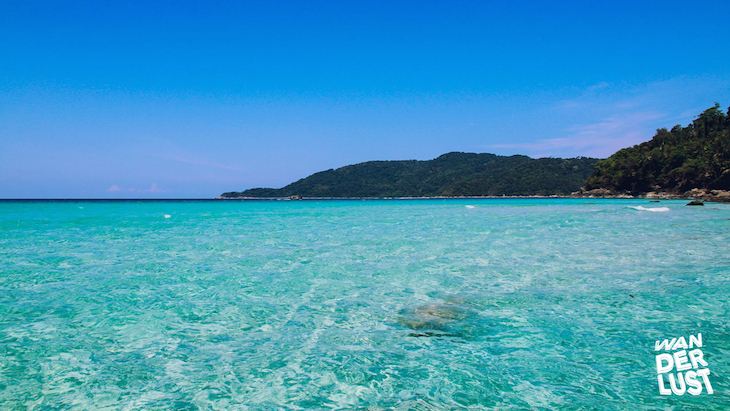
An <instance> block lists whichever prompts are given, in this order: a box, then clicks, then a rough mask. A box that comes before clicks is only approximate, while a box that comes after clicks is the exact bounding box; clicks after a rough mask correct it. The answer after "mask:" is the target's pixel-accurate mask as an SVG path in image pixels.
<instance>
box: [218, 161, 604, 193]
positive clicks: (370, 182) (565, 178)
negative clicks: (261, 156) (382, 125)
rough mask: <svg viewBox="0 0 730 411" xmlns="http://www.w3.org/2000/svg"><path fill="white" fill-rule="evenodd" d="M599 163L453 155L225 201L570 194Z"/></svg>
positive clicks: (354, 169) (367, 168)
mask: <svg viewBox="0 0 730 411" xmlns="http://www.w3.org/2000/svg"><path fill="white" fill-rule="evenodd" d="M596 161H598V160H597V159H593V158H571V159H561V158H540V159H532V158H530V157H527V156H518V155H515V156H509V157H506V156H498V155H495V154H474V153H448V154H444V155H442V156H440V157H438V158H436V159H434V160H429V161H415V160H409V161H369V162H366V163H360V164H355V165H349V166H345V167H342V168H338V169H336V170H327V171H322V172H319V173H316V174H313V175H311V176H309V177H307V178H304V179H301V180H299V181H296V182H294V183H292V184H289V185H288V186H286V187H283V188H280V189H272V188H256V189H251V190H246V191H244V192H230V193H225V194H223V195H222V197H228V198H230V197H288V196H292V195H301V196H304V197H434V196H501V195H509V196H514V195H554V194H555V195H567V194H570V193H571V192H572V191H575V190H577V189H578V188H580V186H581V185H583V184H584V182H585V179H586V177H588V175H590V173H591V172H592V171H593V167H594V165H595V163H596Z"/></svg>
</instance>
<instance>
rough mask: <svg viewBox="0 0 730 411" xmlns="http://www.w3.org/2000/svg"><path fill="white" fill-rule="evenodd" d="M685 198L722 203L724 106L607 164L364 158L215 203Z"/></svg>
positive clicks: (728, 131)
mask: <svg viewBox="0 0 730 411" xmlns="http://www.w3.org/2000/svg"><path fill="white" fill-rule="evenodd" d="M502 196H507V197H590V198H596V197H608V198H636V197H642V198H643V197H645V198H657V199H660V198H666V199H670V198H693V199H705V200H710V201H730V108H729V109H728V114H727V115H726V114H725V113H723V112H722V111H721V110H720V105H719V104H717V103H715V106H714V107H711V108H709V109H707V110H705V111H704V112H702V113H701V114H700V115H699V116H698V117H697V119H695V120H694V121H693V122H692V123H690V124H689V125H687V126H686V127H682V126H680V125H676V126H674V127H673V128H672V129H671V130H667V129H666V128H662V129H659V130H657V133H656V135H655V136H654V138H653V139H652V140H650V141H647V142H645V143H642V144H638V145H635V146H633V147H629V148H624V149H621V150H619V151H618V152H616V153H615V154H613V155H612V156H610V157H609V158H607V159H603V160H599V159H596V158H588V157H577V158H568V159H562V158H538V159H533V158H530V157H527V156H522V155H513V156H499V155H495V154H488V153H481V154H477V153H460V152H452V153H447V154H444V155H441V156H439V157H438V158H435V159H433V160H426V161H417V160H403V161H368V162H364V163H359V164H353V165H348V166H345V167H341V168H338V169H330V170H326V171H321V172H318V173H315V174H312V175H310V176H309V177H306V178H303V179H301V180H298V181H296V182H293V183H291V184H289V185H287V186H285V187H282V188H278V189H277V188H253V189H249V190H245V191H241V192H227V193H223V194H221V195H220V196H219V197H217V198H219V199H264V198H294V199H299V198H443V197H502Z"/></svg>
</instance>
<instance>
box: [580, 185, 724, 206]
mask: <svg viewBox="0 0 730 411" xmlns="http://www.w3.org/2000/svg"><path fill="white" fill-rule="evenodd" d="M570 197H572V198H645V199H649V200H703V201H709V202H716V203H730V191H726V190H708V189H705V188H693V189H691V190H688V191H685V192H683V193H679V192H674V191H660V190H659V191H649V192H646V193H639V194H631V193H616V192H613V191H611V190H608V189H605V188H596V189H593V190H584V189H581V190H578V191H576V192H574V193H571V194H570Z"/></svg>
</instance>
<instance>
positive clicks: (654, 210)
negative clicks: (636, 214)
mask: <svg viewBox="0 0 730 411" xmlns="http://www.w3.org/2000/svg"><path fill="white" fill-rule="evenodd" d="M630 208H633V209H634V210H639V211H653V212H655V213H663V212H666V211H669V207H650V208H647V207H642V206H637V207H630Z"/></svg>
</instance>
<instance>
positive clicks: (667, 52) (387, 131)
mask: <svg viewBox="0 0 730 411" xmlns="http://www.w3.org/2000/svg"><path fill="white" fill-rule="evenodd" d="M728 21H730V2H727V1H705V2H702V3H693V2H688V1H687V2H677V1H642V2H633V1H631V2H622V1H614V2H605V1H603V2H598V1H596V2H592V1H580V2H577V1H576V2H571V1H564V2H547V1H546V2H506V1H501V2H489V1H448V2H446V1H443V2H433V1H367V2H365V1H362V2H354V1H272V0H269V1H261V2H247V1H231V2H222V1H157V2H150V1H145V2H141V1H124V2H119V1H115V2H111V1H110V2H103V1H87V2H81V1H63V2H60V1H58V2H48V1H23V2H10V1H0V198H211V197H215V196H216V195H218V194H220V193H222V192H224V191H239V190H243V189H247V188H252V187H262V186H263V187H281V186H283V185H286V184H288V183H290V182H292V181H294V180H297V179H299V178H302V177H305V176H307V175H309V174H311V173H313V172H317V171H321V170H326V169H329V168H337V167H341V166H344V165H347V164H353V163H358V162H363V161H369V160H405V159H418V160H427V159H431V158H434V157H437V156H439V155H440V154H443V153H446V152H450V151H466V152H492V153H497V154H503V155H510V154H526V155H530V156H532V157H544V156H553V157H574V156H593V157H607V156H609V155H611V154H612V153H613V152H615V151H616V150H618V149H620V148H623V147H627V146H631V145H634V144H637V143H640V142H643V141H647V140H649V139H650V138H651V137H652V136H653V134H654V131H655V130H656V128H659V127H668V128H669V127H672V126H673V125H675V124H682V125H686V124H687V123H689V122H690V121H691V120H692V119H693V118H694V117H695V116H696V115H697V114H699V113H700V112H701V111H702V110H704V109H706V108H708V107H711V106H712V105H713V104H714V102H719V103H720V104H721V105H722V107H723V108H724V109H726V108H727V107H728V105H730V42H729V40H728Z"/></svg>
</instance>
